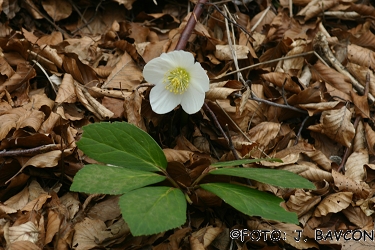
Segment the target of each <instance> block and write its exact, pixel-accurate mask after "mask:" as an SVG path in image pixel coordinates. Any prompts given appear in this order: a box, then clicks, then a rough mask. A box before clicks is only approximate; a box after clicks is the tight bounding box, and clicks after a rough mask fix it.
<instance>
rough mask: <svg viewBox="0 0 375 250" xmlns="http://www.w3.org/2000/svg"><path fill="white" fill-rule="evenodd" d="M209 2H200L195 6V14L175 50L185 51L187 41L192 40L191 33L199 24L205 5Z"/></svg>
mask: <svg viewBox="0 0 375 250" xmlns="http://www.w3.org/2000/svg"><path fill="white" fill-rule="evenodd" d="M206 2H207V0H199V2H198V3H197V4H196V5H195V7H194V10H193V13H191V15H190V18H189V20H188V22H187V24H186V26H185V28H184V30H183V31H182V33H181V36H180V39H179V40H178V43H177V45H176V48H175V50H184V49H185V47H186V44H187V41H188V40H189V38H190V35H191V33H192V32H193V29H194V27H195V24H196V23H197V20H198V18H199V17H200V16H201V15H202V12H203V7H204V4H205V3H206Z"/></svg>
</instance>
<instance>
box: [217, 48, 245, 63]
mask: <svg viewBox="0 0 375 250" xmlns="http://www.w3.org/2000/svg"><path fill="white" fill-rule="evenodd" d="M249 51H250V50H249V48H248V47H247V46H244V45H233V46H232V47H231V46H229V45H216V50H215V57H216V58H217V59H219V60H221V61H226V60H233V54H232V53H235V56H236V58H237V59H238V60H240V59H247V54H248V53H249Z"/></svg>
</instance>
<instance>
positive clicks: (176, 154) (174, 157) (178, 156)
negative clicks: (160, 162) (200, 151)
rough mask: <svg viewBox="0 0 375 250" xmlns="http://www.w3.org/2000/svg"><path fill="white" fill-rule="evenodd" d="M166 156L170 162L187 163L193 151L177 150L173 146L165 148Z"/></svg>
mask: <svg viewBox="0 0 375 250" xmlns="http://www.w3.org/2000/svg"><path fill="white" fill-rule="evenodd" d="M163 152H164V154H165V157H166V158H167V161H168V162H172V161H177V162H180V163H185V162H187V161H188V160H190V159H191V157H192V156H193V153H192V152H191V151H189V150H176V149H171V148H165V149H163Z"/></svg>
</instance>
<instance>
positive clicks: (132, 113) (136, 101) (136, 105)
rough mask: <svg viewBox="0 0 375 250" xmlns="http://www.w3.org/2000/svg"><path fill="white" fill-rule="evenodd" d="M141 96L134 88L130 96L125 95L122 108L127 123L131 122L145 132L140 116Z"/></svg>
mask: <svg viewBox="0 0 375 250" xmlns="http://www.w3.org/2000/svg"><path fill="white" fill-rule="evenodd" d="M141 106H142V97H141V94H140V93H139V92H138V91H137V90H134V91H133V93H132V94H131V95H130V96H127V97H125V101H124V110H125V112H126V117H127V119H128V123H131V124H133V125H135V126H137V127H138V128H140V129H142V130H143V131H146V132H147V128H146V125H145V123H144V120H143V117H142V116H141Z"/></svg>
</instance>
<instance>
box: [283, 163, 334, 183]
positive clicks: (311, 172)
mask: <svg viewBox="0 0 375 250" xmlns="http://www.w3.org/2000/svg"><path fill="white" fill-rule="evenodd" d="M281 169H283V170H287V171H290V172H293V173H295V174H298V175H300V176H302V177H304V178H306V179H308V180H310V181H313V182H315V181H323V180H326V181H328V182H331V181H332V180H333V179H332V174H331V173H330V172H327V171H324V170H321V169H320V168H318V167H316V166H315V165H313V164H309V163H307V162H305V163H303V164H293V165H288V166H284V167H282V168H281Z"/></svg>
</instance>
